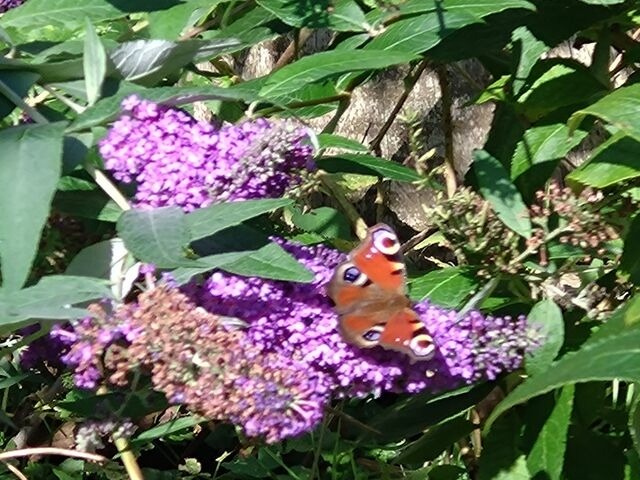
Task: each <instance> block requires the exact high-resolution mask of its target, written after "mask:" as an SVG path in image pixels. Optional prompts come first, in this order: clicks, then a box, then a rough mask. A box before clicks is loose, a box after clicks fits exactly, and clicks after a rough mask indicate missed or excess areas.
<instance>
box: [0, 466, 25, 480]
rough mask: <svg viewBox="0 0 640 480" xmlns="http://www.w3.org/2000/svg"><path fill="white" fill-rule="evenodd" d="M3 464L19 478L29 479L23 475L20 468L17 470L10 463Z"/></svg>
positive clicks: (22, 479)
mask: <svg viewBox="0 0 640 480" xmlns="http://www.w3.org/2000/svg"><path fill="white" fill-rule="evenodd" d="M4 466H5V467H7V470H9V471H10V472H11V473H13V474H14V475H15V476H16V477H18V478H19V479H20V480H29V479H28V478H27V477H25V476H24V473H22V472H21V471H20V470H18V469H17V468H16V467H14V466H13V465H11V464H10V463H5V464H4Z"/></svg>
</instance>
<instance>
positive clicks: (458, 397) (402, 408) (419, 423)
mask: <svg viewBox="0 0 640 480" xmlns="http://www.w3.org/2000/svg"><path fill="white" fill-rule="evenodd" d="M492 388H493V386H492V385H490V384H488V383H485V384H480V385H476V386H474V387H463V388H460V389H458V390H454V391H452V392H446V393H441V394H438V395H435V396H434V394H433V393H427V392H425V393H421V394H418V395H414V396H412V397H409V398H408V399H406V400H403V401H399V402H396V403H395V404H393V405H392V406H390V407H388V408H386V409H385V410H384V411H382V412H380V413H379V414H377V415H376V417H375V418H374V419H373V421H371V422H370V426H371V427H372V428H374V429H375V430H377V431H378V432H380V434H381V438H383V439H384V440H386V441H389V442H391V441H398V440H403V439H406V438H408V437H411V436H413V435H416V434H418V433H421V432H423V431H424V430H426V429H427V428H428V427H430V426H432V425H435V424H437V423H440V422H442V421H443V420H445V419H447V418H451V417H454V416H457V415H458V414H460V413H461V412H465V411H466V410H467V409H468V408H470V407H472V406H473V405H475V404H476V403H478V402H479V401H480V400H482V399H483V398H485V397H486V396H487V394H488V393H489V392H490V391H491V390H492ZM367 435H371V434H370V433H367Z"/></svg>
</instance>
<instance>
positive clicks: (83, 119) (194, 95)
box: [69, 84, 256, 131]
mask: <svg viewBox="0 0 640 480" xmlns="http://www.w3.org/2000/svg"><path fill="white" fill-rule="evenodd" d="M134 93H135V94H136V95H139V96H140V97H142V98H145V99H147V100H151V101H153V102H156V103H164V104H169V105H183V104H186V103H193V102H196V101H200V100H232V101H237V100H245V101H253V100H255V99H256V97H255V96H254V95H252V94H251V93H247V92H246V91H243V90H232V89H229V88H220V87H214V86H208V87H206V88H203V87H157V88H143V87H140V86H137V85H132V84H127V87H126V88H123V89H122V90H121V91H119V92H118V93H117V94H115V95H113V96H111V97H108V98H103V99H102V100H100V101H98V102H97V103H96V104H95V105H94V106H92V107H89V108H87V110H85V111H84V112H83V113H81V114H80V115H78V116H77V117H76V119H75V120H74V121H73V122H72V124H71V126H70V127H69V131H78V130H85V129H89V128H91V127H95V126H97V125H101V124H104V123H107V122H109V121H111V120H114V119H115V118H116V117H117V115H118V114H119V113H120V105H121V103H122V100H124V99H125V98H126V97H128V96H129V95H132V94H134Z"/></svg>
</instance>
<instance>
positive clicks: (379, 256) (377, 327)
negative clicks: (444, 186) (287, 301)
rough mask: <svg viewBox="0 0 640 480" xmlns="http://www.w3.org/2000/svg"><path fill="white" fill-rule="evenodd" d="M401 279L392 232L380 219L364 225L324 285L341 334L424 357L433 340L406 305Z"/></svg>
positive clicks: (430, 351) (367, 345)
mask: <svg viewBox="0 0 640 480" xmlns="http://www.w3.org/2000/svg"><path fill="white" fill-rule="evenodd" d="M405 283H406V282H405V266H404V262H403V261H402V256H401V254H400V243H399V241H398V238H397V236H396V235H395V233H394V232H393V230H392V229H391V228H390V227H388V226H387V225H384V224H379V225H376V226H374V227H372V228H370V229H369V231H368V233H367V236H366V238H365V239H364V240H363V241H362V243H361V244H360V245H359V246H358V247H357V248H356V249H354V250H353V252H351V254H350V255H349V260H347V261H346V262H344V263H342V264H341V265H339V266H338V267H337V268H336V271H335V273H334V276H333V278H332V279H331V282H330V283H329V287H328V294H329V296H330V297H331V299H332V300H333V301H334V303H335V308H336V311H337V312H338V314H339V315H340V323H339V328H340V332H341V334H342V336H343V338H344V339H345V340H346V341H348V342H350V343H353V344H355V345H357V346H359V347H363V348H371V347H375V346H377V345H379V346H381V347H383V348H386V349H391V350H397V351H400V352H402V353H404V354H407V355H409V356H410V357H411V358H412V359H414V360H424V359H428V358H430V357H431V356H432V355H433V352H434V350H435V348H434V345H433V340H432V338H431V336H429V334H428V333H427V330H426V328H425V327H424V324H423V323H422V321H421V320H420V318H419V317H418V315H417V314H416V313H415V312H414V311H413V310H412V309H411V308H410V302H409V299H408V298H407V297H406V295H405V289H406V285H405Z"/></svg>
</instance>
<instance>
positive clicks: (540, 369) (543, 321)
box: [526, 299, 564, 375]
mask: <svg viewBox="0 0 640 480" xmlns="http://www.w3.org/2000/svg"><path fill="white" fill-rule="evenodd" d="M527 324H528V325H529V327H530V328H531V330H532V331H535V332H536V336H537V338H540V339H541V342H542V344H541V345H540V346H539V347H538V348H537V349H535V350H534V351H533V352H531V353H527V356H526V366H527V373H528V374H529V375H541V374H544V373H545V372H546V371H547V369H548V368H549V365H551V364H552V363H553V360H554V359H555V358H556V356H557V355H558V353H559V352H560V349H561V348H562V344H563V343H564V321H563V319H562V310H560V307H558V306H557V305H556V304H555V303H554V302H553V300H550V299H546V300H541V301H540V302H538V303H536V304H535V305H534V306H533V308H532V309H531V312H529V315H527Z"/></svg>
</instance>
